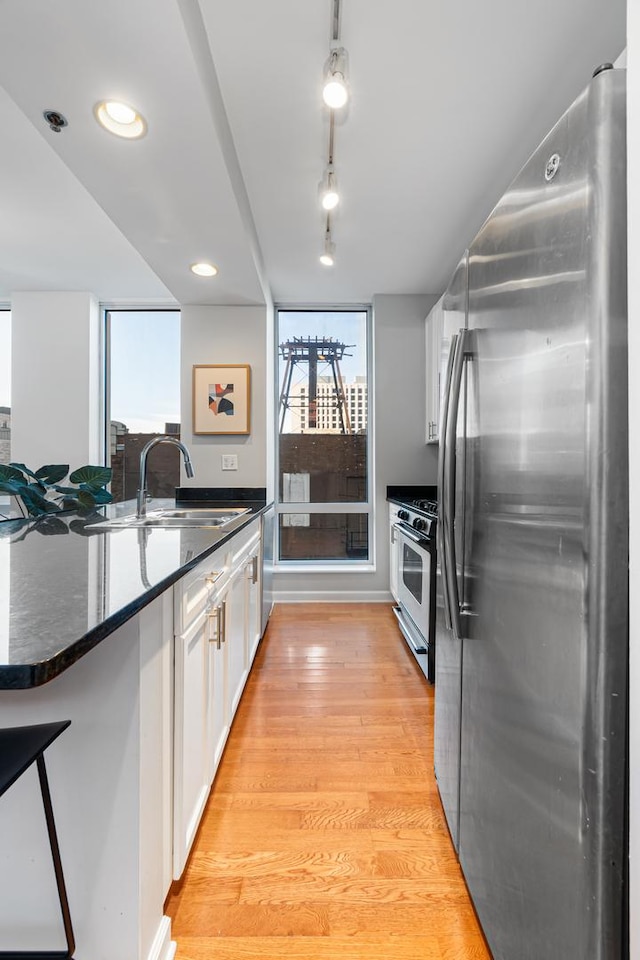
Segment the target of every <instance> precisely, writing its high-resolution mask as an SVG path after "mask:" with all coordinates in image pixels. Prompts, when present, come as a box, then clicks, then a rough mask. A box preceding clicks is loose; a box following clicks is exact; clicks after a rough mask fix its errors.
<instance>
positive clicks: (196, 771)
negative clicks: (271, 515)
mask: <svg viewBox="0 0 640 960" xmlns="http://www.w3.org/2000/svg"><path fill="white" fill-rule="evenodd" d="M225 563H226V561H225V557H224V555H223V553H222V552H221V551H216V552H215V553H214V554H212V555H211V556H210V557H208V558H207V559H206V560H205V561H203V563H201V564H199V565H198V566H197V567H196V568H195V570H193V571H191V573H190V574H188V575H187V576H186V577H185V578H184V579H183V580H182V581H181V582H180V583H179V584H178V585H177V587H176V588H175V590H174V603H175V625H176V631H175V647H174V728H173V784H174V789H173V877H174V879H176V880H177V879H178V878H179V876H180V874H181V873H182V870H183V869H184V865H185V862H186V859H187V855H188V853H189V850H190V849H191V844H192V843H193V839H194V837H195V834H196V830H197V829H198V824H199V822H200V818H201V816H202V812H203V810H204V807H205V804H206V802H207V798H208V796H209V789H210V787H211V782H212V779H213V775H214V772H215V763H214V757H215V755H216V753H218V758H219V755H220V754H221V753H222V747H223V746H224V739H225V735H224V734H225V731H224V724H225V720H226V717H225V712H224V688H225V676H224V674H225V664H224V658H225V652H224V651H223V650H222V644H220V649H219V650H218V649H217V643H216V627H217V626H218V621H219V612H218V610H217V604H216V599H217V598H216V593H215V588H216V583H217V582H218V581H219V580H221V578H224V577H225V574H226V565H225ZM216 692H217V694H218V695H217V696H216ZM220 694H221V695H220ZM221 708H222V715H221V713H220V711H221Z"/></svg>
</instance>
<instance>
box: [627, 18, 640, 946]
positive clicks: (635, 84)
mask: <svg viewBox="0 0 640 960" xmlns="http://www.w3.org/2000/svg"><path fill="white" fill-rule="evenodd" d="M627 95H628V105H627V117H628V127H627V137H628V178H627V182H628V190H629V197H628V225H629V254H628V263H629V271H628V272H629V279H628V290H629V373H630V375H629V469H630V476H629V491H630V495H629V547H630V570H629V586H630V591H629V595H630V628H629V642H630V657H629V671H630V677H629V693H630V695H629V700H630V706H629V778H630V797H629V805H630V826H629V832H630V837H629V857H630V892H629V920H630V928H631V929H630V937H631V945H630V951H629V955H630V957H631V960H640V911H639V910H638V904H640V648H639V645H640V418H639V417H638V411H639V410H640V381H639V379H638V375H637V371H638V370H639V369H640V326H639V322H640V274H639V273H638V269H637V264H638V262H639V260H640V4H639V3H637V2H632V0H630V2H629V3H628V5H627Z"/></svg>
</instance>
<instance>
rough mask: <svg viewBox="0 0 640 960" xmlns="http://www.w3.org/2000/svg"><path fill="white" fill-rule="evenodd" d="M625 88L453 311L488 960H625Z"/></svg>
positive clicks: (472, 798)
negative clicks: (489, 952)
mask: <svg viewBox="0 0 640 960" xmlns="http://www.w3.org/2000/svg"><path fill="white" fill-rule="evenodd" d="M625 178H626V163H625V73H624V71H619V70H612V69H603V70H601V71H600V72H596V74H595V75H594V78H593V79H592V81H591V83H590V84H589V86H588V88H587V90H586V91H585V92H584V94H583V95H582V96H580V97H579V98H578V100H577V101H576V102H575V103H574V104H573V105H572V106H571V107H570V109H569V110H568V111H567V113H566V114H565V115H564V116H563V117H562V118H561V119H560V121H559V122H558V124H557V125H556V126H555V127H554V129H553V130H552V131H551V133H550V134H549V135H548V136H547V137H546V139H545V140H544V141H543V143H542V144H541V146H540V147H539V148H538V150H537V151H536V152H535V153H534V154H533V156H532V157H531V159H530V160H529V162H528V163H527V164H526V165H525V167H524V168H523V170H522V171H521V172H520V174H519V175H518V176H517V178H516V179H515V181H514V182H513V183H512V185H511V187H510V188H509V189H508V191H507V192H506V194H505V195H504V197H503V198H502V200H501V201H500V202H499V204H498V205H497V206H496V208H495V210H494V211H493V213H492V214H491V216H490V217H489V218H488V220H487V221H486V223H485V224H484V226H483V227H482V229H481V230H480V232H479V233H478V235H477V236H476V237H475V239H474V240H473V242H472V243H471V244H470V247H469V250H468V252H467V253H466V254H465V256H464V258H463V259H462V261H461V263H460V265H459V267H458V269H457V271H456V273H455V275H454V278H453V280H452V282H451V284H450V286H449V289H448V290H447V292H446V295H445V298H444V304H443V305H444V312H445V320H444V341H443V354H444V359H445V360H446V364H445V365H444V367H443V375H442V378H441V379H442V385H443V396H442V410H441V424H442V426H441V437H440V490H439V499H440V522H439V562H438V572H437V577H438V579H437V632H436V686H435V696H436V706H435V768H436V776H437V778H438V786H439V789H440V793H441V797H442V802H443V806H444V809H445V813H446V817H447V821H448V824H449V828H450V831H451V835H452V837H453V840H454V843H455V845H456V849H457V851H458V856H459V859H460V864H461V866H462V869H463V871H464V875H465V878H466V881H467V885H468V887H469V891H470V893H471V896H472V898H473V901H474V905H475V907H476V910H477V913H478V916H479V919H480V922H481V924H482V926H483V929H484V932H485V935H486V937H487V941H488V943H489V946H490V948H491V950H492V952H493V955H494V958H495V960H568V958H570V960H619V958H622V957H623V956H625V949H626V948H625V932H624V927H625V921H624V914H625V909H624V898H625V893H624V870H625V856H626V854H625V817H626V783H625V771H626V743H625V736H626V686H627V648H628V491H627V335H626V325H627V316H626V188H625Z"/></svg>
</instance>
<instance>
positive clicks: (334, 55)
mask: <svg viewBox="0 0 640 960" xmlns="http://www.w3.org/2000/svg"><path fill="white" fill-rule="evenodd" d="M322 99H323V100H324V102H325V103H326V105H327V106H328V107H330V108H331V109H332V110H339V109H340V108H341V107H344V105H345V104H346V102H347V100H348V99H349V88H348V86H347V51H346V50H345V48H344V47H335V48H334V49H333V50H332V51H331V53H330V54H329V59H328V60H327V63H326V65H325V77H324V85H323V87H322Z"/></svg>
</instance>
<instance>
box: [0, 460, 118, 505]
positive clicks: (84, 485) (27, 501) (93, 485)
mask: <svg viewBox="0 0 640 960" xmlns="http://www.w3.org/2000/svg"><path fill="white" fill-rule="evenodd" d="M68 473H69V464H67V463H53V464H46V465H45V466H43V467H40V468H39V469H38V470H30V469H29V468H28V467H27V466H25V464H24V463H9V464H0V491H2V492H3V493H9V494H11V495H12V496H13V497H15V499H16V501H17V503H18V505H19V507H20V509H21V511H22V515H23V516H24V517H27V516H30V517H41V516H44V515H45V514H50V513H60V512H61V511H62V510H80V511H86V510H92V509H93V508H94V507H96V506H99V505H101V504H103V503H110V502H111V501H112V500H113V497H112V495H111V494H110V493H109V491H108V490H107V489H106V486H107V484H108V483H109V482H110V480H111V467H100V466H92V465H89V464H88V465H87V466H84V467H79V468H78V469H77V470H74V471H73V472H72V473H71V474H69V477H68V478H67V483H66V485H65V484H63V483H62V481H63V480H64V479H65V477H67V474H68ZM70 484H71V485H70Z"/></svg>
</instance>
